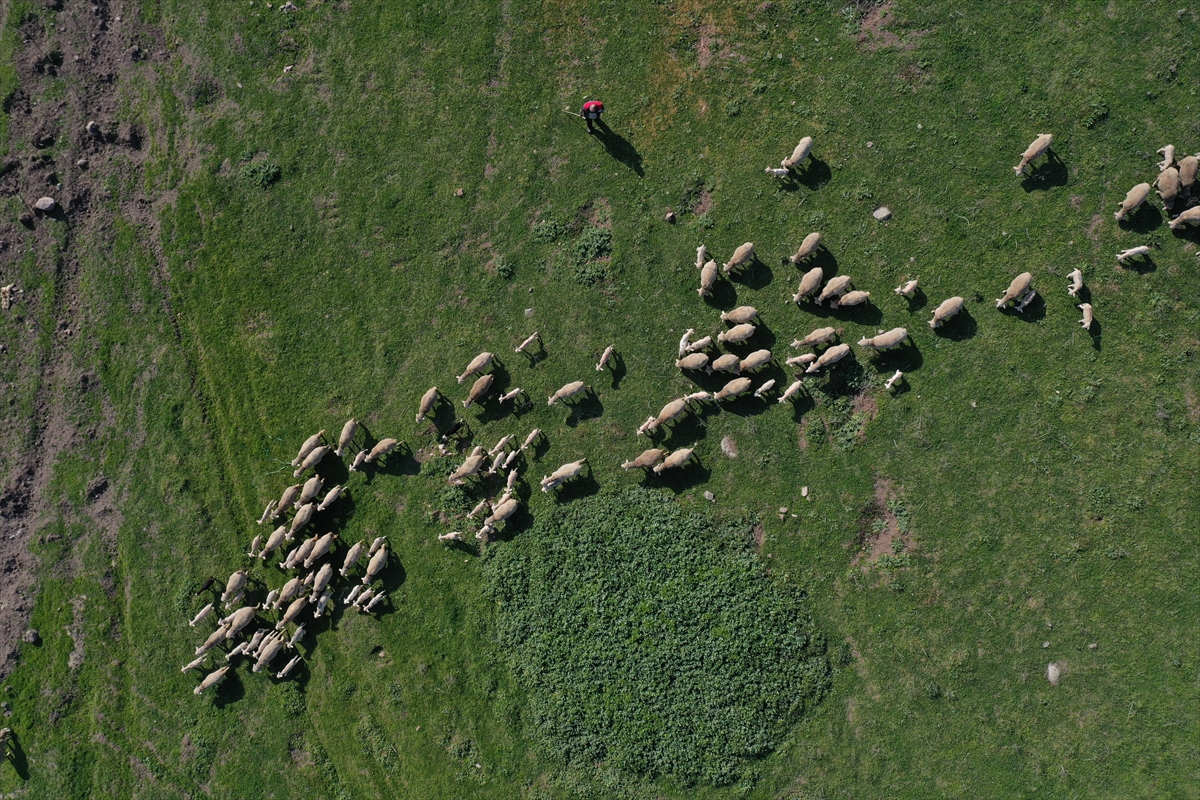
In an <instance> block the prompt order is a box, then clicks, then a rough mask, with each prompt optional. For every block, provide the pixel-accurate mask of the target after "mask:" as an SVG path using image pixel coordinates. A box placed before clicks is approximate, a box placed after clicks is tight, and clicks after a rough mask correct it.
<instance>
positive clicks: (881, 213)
mask: <svg viewBox="0 0 1200 800" xmlns="http://www.w3.org/2000/svg"><path fill="white" fill-rule="evenodd" d="M871 216H872V217H874V218H875V219H877V220H879V221H880V222H883V221H884V220H885V219H891V218H892V210H891V209H890V208H888V207H887V206H880V207H879V208H877V209H875V210H874V211H872V212H871Z"/></svg>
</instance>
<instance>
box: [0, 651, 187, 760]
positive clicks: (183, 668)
mask: <svg viewBox="0 0 1200 800" xmlns="http://www.w3.org/2000/svg"><path fill="white" fill-rule="evenodd" d="M207 658H208V653H204V654H203V655H201V656H200V657H199V658H197V659H196V660H195V661H189V662H188V663H186V664H184V665H183V667H182V668H181V669H180V670H179V671H180V672H187V671H188V670H190V669H196V668H197V667H199V666H200V665H201V664H203V663H204V661H205V660H206V659H207ZM3 757H4V753H3V752H0V758H3Z"/></svg>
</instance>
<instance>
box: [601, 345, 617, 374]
mask: <svg viewBox="0 0 1200 800" xmlns="http://www.w3.org/2000/svg"><path fill="white" fill-rule="evenodd" d="M615 348H616V345H611V344H610V345H609V346H608V347H606V348H604V352H603V353H602V354H601V355H600V361H599V363H597V364H596V372H603V371H604V368H605V367H606V366H608V360H609V359H610V358H612V354H613V350H614V349H615Z"/></svg>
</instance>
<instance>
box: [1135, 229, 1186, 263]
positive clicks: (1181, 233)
mask: <svg viewBox="0 0 1200 800" xmlns="http://www.w3.org/2000/svg"><path fill="white" fill-rule="evenodd" d="M1171 235H1172V236H1173V237H1175V238H1176V239H1182V240H1183V241H1185V242H1191V243H1192V244H1200V226H1196V225H1180V226H1179V227H1177V228H1175V229H1174V230H1172V231H1171ZM1143 258H1145V259H1146V260H1149V259H1150V256H1149V254H1147V255H1145V256H1143Z"/></svg>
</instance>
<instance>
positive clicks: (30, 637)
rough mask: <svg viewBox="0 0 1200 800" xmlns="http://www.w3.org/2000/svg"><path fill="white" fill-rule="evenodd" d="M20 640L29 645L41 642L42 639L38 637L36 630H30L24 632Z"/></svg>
mask: <svg viewBox="0 0 1200 800" xmlns="http://www.w3.org/2000/svg"><path fill="white" fill-rule="evenodd" d="M21 639H22V640H23V641H26V642H29V644H37V643H38V642H40V641H41V640H42V637H41V636H40V635H38V632H37V629H36V628H30V629H29V630H27V631H25V635H24V636H22V637H21Z"/></svg>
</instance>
